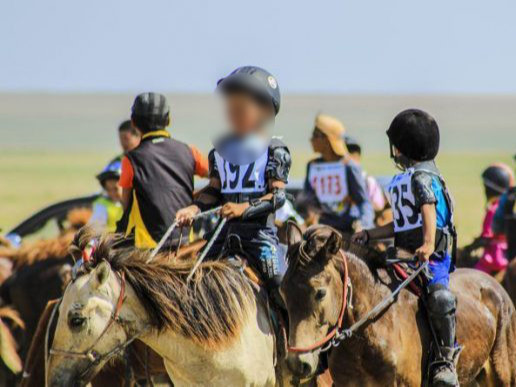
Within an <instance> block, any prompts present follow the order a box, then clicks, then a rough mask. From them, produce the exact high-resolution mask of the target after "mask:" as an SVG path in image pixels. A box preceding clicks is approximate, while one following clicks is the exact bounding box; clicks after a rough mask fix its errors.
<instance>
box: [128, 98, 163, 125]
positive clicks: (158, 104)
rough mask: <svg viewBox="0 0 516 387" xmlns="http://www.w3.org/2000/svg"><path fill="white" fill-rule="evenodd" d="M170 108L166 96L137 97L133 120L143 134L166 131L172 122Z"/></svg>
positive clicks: (132, 113)
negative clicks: (160, 130)
mask: <svg viewBox="0 0 516 387" xmlns="http://www.w3.org/2000/svg"><path fill="white" fill-rule="evenodd" d="M169 114H170V108H169V106H168V103H167V99H166V98H165V96H164V95H162V94H158V93H142V94H139V95H138V96H136V99H135V100H134V103H133V107H132V109H131V119H132V120H133V121H134V123H135V124H136V126H137V127H138V129H140V130H142V131H143V132H148V131H152V130H159V129H164V128H166V127H167V126H168V124H169V122H170V118H169Z"/></svg>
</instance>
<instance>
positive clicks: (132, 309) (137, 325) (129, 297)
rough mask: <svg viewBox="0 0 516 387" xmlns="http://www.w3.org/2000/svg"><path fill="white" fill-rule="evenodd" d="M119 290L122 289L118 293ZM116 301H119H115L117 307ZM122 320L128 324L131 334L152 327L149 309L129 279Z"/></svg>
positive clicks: (121, 311) (126, 285)
mask: <svg viewBox="0 0 516 387" xmlns="http://www.w3.org/2000/svg"><path fill="white" fill-rule="evenodd" d="M119 288H120V286H119ZM119 291H120V290H118V291H117V293H116V294H118V292H119ZM116 302H117V301H115V307H116ZM120 320H121V321H122V322H123V323H124V324H125V325H126V330H128V331H129V332H130V334H137V333H139V332H142V333H145V331H146V330H148V329H149V327H150V322H149V317H148V315H147V311H146V310H145V308H144V307H143V305H142V304H141V302H140V300H139V299H138V296H137V295H136V292H135V291H134V289H133V287H132V286H131V284H130V283H129V282H128V281H126V283H125V298H124V302H123V304H122V309H121V310H120Z"/></svg>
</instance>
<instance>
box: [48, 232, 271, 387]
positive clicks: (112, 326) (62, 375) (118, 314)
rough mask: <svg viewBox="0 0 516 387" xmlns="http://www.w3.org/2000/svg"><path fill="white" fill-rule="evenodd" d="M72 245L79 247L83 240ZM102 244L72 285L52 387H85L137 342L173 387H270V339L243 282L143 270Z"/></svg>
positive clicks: (178, 270) (219, 270)
mask: <svg viewBox="0 0 516 387" xmlns="http://www.w3.org/2000/svg"><path fill="white" fill-rule="evenodd" d="M82 234H83V235H82V237H81V238H80V240H81V242H80V243H78V246H77V247H78V248H80V249H82V248H84V246H85V244H86V243H85V241H86V240H87V239H88V238H87V235H86V234H87V232H83V233H82ZM112 244H113V240H112V239H111V240H110V239H104V240H103V241H101V242H100V244H99V245H98V247H97V249H96V251H95V253H94V254H93V262H97V264H92V265H91V266H92V267H91V268H90V269H88V270H83V271H82V272H81V273H79V274H78V275H77V277H76V278H75V279H74V280H73V281H72V282H71V283H70V284H69V285H68V287H67V289H66V291H65V293H64V296H63V299H62V301H61V304H60V306H59V319H58V322H57V328H56V332H55V335H54V340H53V343H52V347H51V350H50V353H49V361H48V381H49V384H50V385H51V386H72V385H78V386H80V385H84V384H85V383H87V381H89V380H90V379H91V378H92V376H93V375H95V373H96V372H98V371H99V370H100V369H101V368H102V366H103V365H104V364H105V363H106V362H107V361H108V360H109V358H111V357H112V356H113V355H115V354H117V353H119V352H121V350H122V349H123V348H125V346H126V345H128V343H130V342H131V341H133V340H135V339H138V340H141V341H143V342H144V343H145V344H147V345H148V346H150V347H151V348H152V349H154V350H155V351H156V352H157V353H158V354H159V355H161V356H162V357H163V359H164V362H165V367H166V369H167V372H168V374H169V376H170V378H171V379H172V381H173V382H174V385H175V386H178V387H180V386H224V387H228V386H273V385H275V384H276V383H279V381H278V379H280V378H277V377H276V370H275V348H274V343H275V340H274V332H273V328H272V325H271V320H270V316H269V312H268V310H267V308H266V306H265V304H264V303H262V302H259V301H257V300H258V298H257V295H256V292H255V291H254V290H253V287H252V286H251V284H250V283H249V281H248V280H247V279H246V278H245V277H244V276H243V275H242V274H241V273H239V272H238V271H237V270H235V269H234V268H233V267H231V266H230V265H229V264H227V263H224V262H207V263H204V264H203V265H201V267H200V268H199V269H198V270H197V271H196V273H195V275H194V277H193V278H192V280H191V282H189V283H187V281H186V276H187V275H188V272H189V269H190V267H191V264H181V263H172V264H165V263H159V262H158V263H154V262H153V263H151V264H145V263H144V262H145V260H146V258H147V254H148V253H145V252H139V251H135V250H124V251H120V250H118V251H114V250H113V249H112Z"/></svg>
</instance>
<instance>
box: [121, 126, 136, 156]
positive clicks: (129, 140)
mask: <svg viewBox="0 0 516 387" xmlns="http://www.w3.org/2000/svg"><path fill="white" fill-rule="evenodd" d="M118 139H119V141H120V147H122V150H123V152H124V153H127V152H129V151H131V150H133V149H134V148H136V147H137V146H138V145H139V144H140V141H141V134H140V132H138V130H137V129H136V128H135V127H134V126H133V123H132V122H131V120H125V121H124V122H122V123H121V124H120V126H119V127H118Z"/></svg>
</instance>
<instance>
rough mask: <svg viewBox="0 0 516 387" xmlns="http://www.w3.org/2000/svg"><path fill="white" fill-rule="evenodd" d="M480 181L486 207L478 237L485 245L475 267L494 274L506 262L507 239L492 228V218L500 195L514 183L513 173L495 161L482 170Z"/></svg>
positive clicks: (501, 268)
mask: <svg viewBox="0 0 516 387" xmlns="http://www.w3.org/2000/svg"><path fill="white" fill-rule="evenodd" d="M482 181H483V183H484V191H485V195H486V200H487V208H486V215H485V217H484V222H483V224H482V234H481V235H480V237H481V238H482V239H483V240H484V241H485V246H484V253H483V255H482V258H480V260H479V261H478V263H477V264H476V266H475V268H476V269H478V270H482V271H484V272H486V273H488V274H496V273H498V272H499V271H501V270H503V269H505V267H506V266H507V264H508V260H507V258H506V256H505V253H506V252H507V241H506V239H505V234H504V233H503V232H501V233H496V232H495V231H494V230H493V228H492V225H493V218H494V215H495V213H496V211H497V209H498V206H499V204H500V197H501V196H502V195H503V194H504V193H505V192H506V191H507V190H508V189H509V187H512V186H513V185H514V174H513V172H512V170H511V169H510V167H509V166H507V165H505V164H502V163H496V164H493V165H491V166H489V167H488V168H487V169H486V170H484V172H482Z"/></svg>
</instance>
